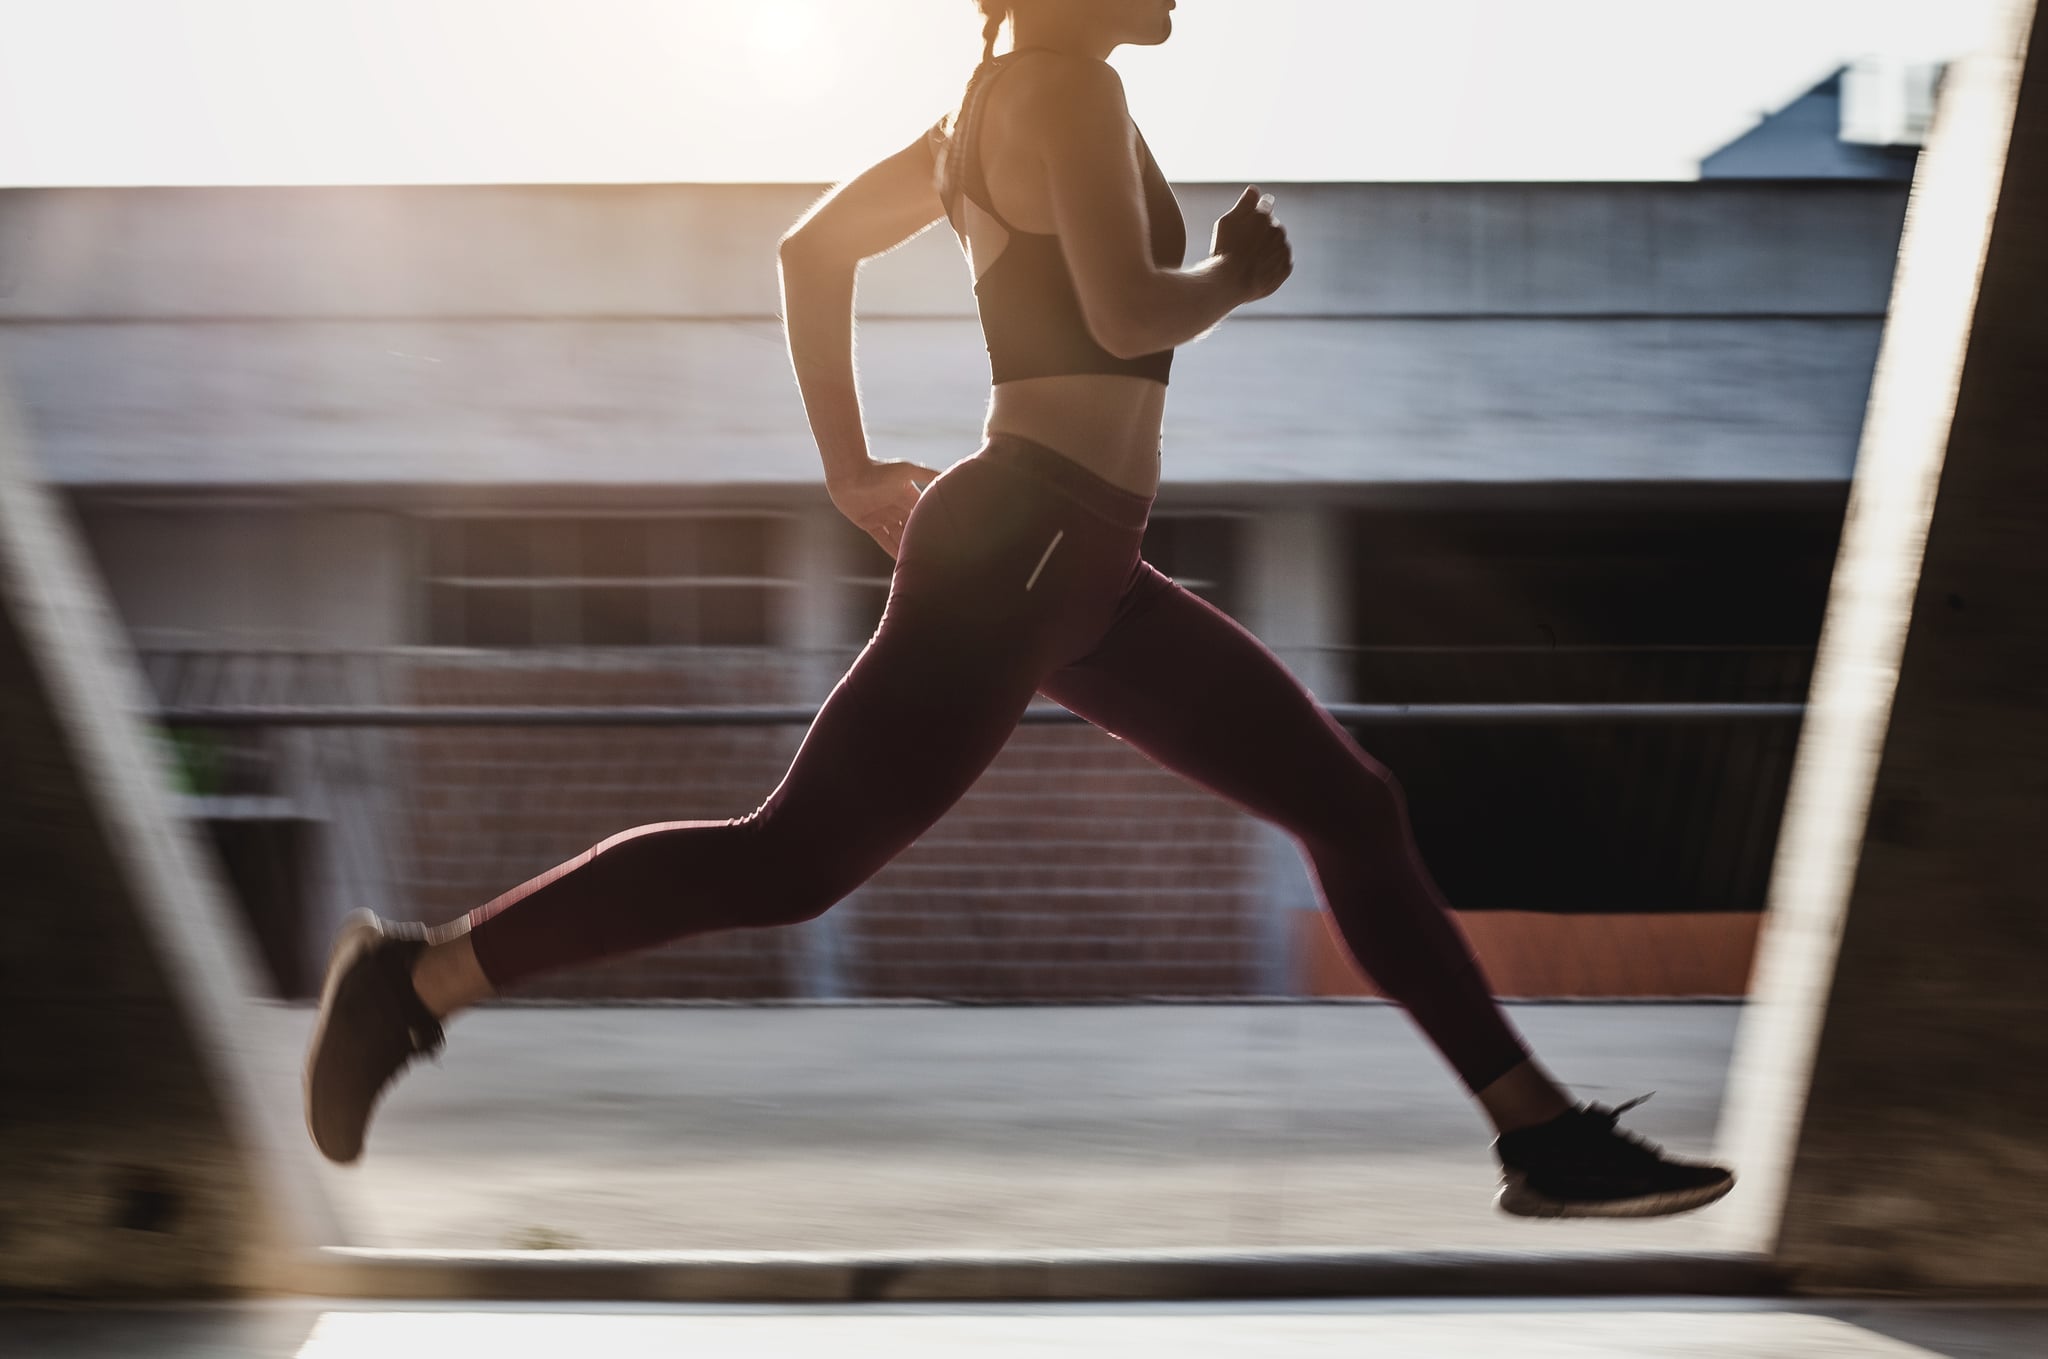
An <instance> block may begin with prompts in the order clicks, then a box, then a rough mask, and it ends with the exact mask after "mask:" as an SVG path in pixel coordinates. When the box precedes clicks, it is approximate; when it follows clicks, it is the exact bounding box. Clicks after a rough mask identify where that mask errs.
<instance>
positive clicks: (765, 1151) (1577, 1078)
mask: <svg viewBox="0 0 2048 1359" xmlns="http://www.w3.org/2000/svg"><path fill="white" fill-rule="evenodd" d="M1510 1009H1511V1012H1512V1013H1513V1016H1514V1018H1515V1020H1516V1022H1517V1023H1518V1024H1519V1025H1520V1026H1521V1027H1522V1029H1523V1031H1524V1032H1525V1033H1526V1034H1527V1035H1528V1037H1529V1039H1530V1041H1531V1042H1532V1044H1534V1046H1535V1047H1536V1049H1537V1051H1538V1052H1539V1053H1540V1054H1541V1055H1542V1058H1543V1060H1544V1062H1545V1063H1546V1064H1547V1065H1548V1066H1549V1067H1550V1068H1551V1069H1552V1070H1553V1071H1554V1072H1555V1073H1556V1074H1557V1075H1558V1077H1559V1078H1560V1079H1561V1080H1563V1081H1565V1082H1566V1083H1567V1084H1568V1085H1569V1086H1571V1088H1572V1089H1573V1091H1574V1093H1575V1094H1576V1095H1577V1096H1578V1097H1579V1098H1582V1099H1597V1100H1599V1101H1601V1102H1602V1103H1607V1104H1613V1103H1617V1102H1619V1101H1620V1100H1622V1099H1626V1098H1628V1097H1630V1096H1633V1095H1636V1094H1640V1093H1642V1092H1644V1091H1647V1090H1655V1091H1656V1092H1657V1095H1656V1098H1654V1099H1652V1100H1651V1101H1650V1102H1649V1103H1648V1104H1646V1105H1644V1106H1642V1107H1640V1108H1638V1109H1635V1110H1633V1111H1631V1113H1630V1114H1629V1115H1628V1126H1630V1127H1631V1128H1633V1129H1635V1130H1637V1131H1640V1132H1642V1133H1643V1134H1645V1135H1647V1136H1649V1137H1652V1138H1654V1139H1656V1140H1658V1141H1661V1142H1664V1143H1665V1144H1666V1145H1667V1146H1668V1147H1670V1148H1672V1149H1673V1150H1674V1151H1676V1152H1678V1153H1680V1154H1685V1155H1698V1156H1704V1155H1706V1154H1707V1153H1708V1151H1709V1150H1710V1145H1711V1139H1712V1135H1713V1130H1714V1124H1715V1120H1716V1118H1717V1115H1718V1108H1719V1103H1720V1096H1721V1085H1722V1078H1723V1073H1724V1071H1725V1068H1726V1066H1727V1061H1728V1054H1729V1050H1730V1047H1731V1045H1732V1041H1733V1037H1734V1032H1735V1026H1736V1022H1737V1020H1738V1018H1739V1016H1740V1009H1739V1007H1737V1006H1733V1005H1593V1004H1578V1005H1514V1006H1511V1007H1510ZM276 1019H277V1026H276V1030H275V1035H276V1039H277V1041H279V1042H283V1043H289V1044H291V1045H293V1048H294V1050H295V1051H302V1050H303V1047H304V1043H305V1039H306V1035H307V1034H308V1033H309V1032H310V1030H311V1027H312V1020H313V1011H312V1010H311V1008H310V1007H288V1008H287V1007H280V1008H279V1009H278V1010H277V1011H276ZM293 1093H294V1094H296V1091H294V1092H293ZM1489 1137H1490V1133H1489V1130H1488V1129H1487V1128H1486V1126H1485V1124H1484V1122H1483V1120H1482V1119H1481V1118H1480V1116H1479V1113H1478V1108H1477V1106H1476V1105H1475V1104H1473V1103H1472V1102H1471V1101H1470V1100H1469V1099H1468V1098H1467V1097H1466V1096H1465V1095H1464V1094H1463V1092H1462V1091H1461V1089H1460V1088H1459V1087H1458V1086H1457V1085H1456V1083H1455V1081H1454V1079H1453V1078H1452V1076H1451V1074H1450V1071H1449V1069H1448V1068H1447V1067H1446V1066H1444V1064H1443V1063H1442V1061H1441V1059H1439V1058H1438V1057H1437V1056H1436V1054H1435V1053H1434V1051H1432V1050H1431V1049H1429V1048H1428V1047H1426V1046H1425V1045H1424V1044H1423V1042H1422V1040H1421V1039H1420V1037H1419V1036H1418V1035H1417V1034H1416V1032H1415V1031H1414V1029H1413V1027H1412V1026H1411V1025H1410V1024H1409V1023H1408V1021H1407V1018H1406V1016H1405V1015H1404V1014H1403V1013H1402V1012H1401V1011H1399V1010H1396V1009H1393V1008H1391V1007H1387V1006H1383V1005H1303V1006H1283V1005H1238V1006H1130V1007H1122V1006H1101V1007H1071V1008H1068V1007H1061V1008H1015V1009H1011V1008H979V1007H968V1008H959V1007H944V1006H909V1007H882V1008H865V1007H837V1006H834V1007H816V1008H808V1007H807V1008H764V1009H752V1008H745V1009H742V1008H688V1007H680V1008H678V1007H659V1008H618V1009H592V1008H557V1007H545V1008H512V1007H506V1008H487V1009H484V1010H481V1011H475V1012H471V1013H468V1014H465V1015H462V1016H460V1017H458V1018H457V1019H456V1020H455V1021H454V1023H452V1024H451V1025H450V1026H449V1029H448V1048H447V1051H446V1052H445V1053H444V1054H443V1057H442V1061H441V1063H440V1064H439V1065H435V1064H427V1065H424V1066H421V1067H419V1068H416V1069H415V1070H414V1071H413V1072H412V1073H411V1074H409V1075H408V1076H406V1077H405V1078H403V1079H402V1080H401V1081H400V1083H399V1084H398V1085H397V1086H396V1087H395V1088H394V1090H393V1091H392V1092H391V1093H390V1094H389V1095H388V1096H387V1099H386V1103H385V1105H384V1107H383V1108H382V1109H381V1110H380V1112H379V1115H378V1117H377V1120H376V1122H375V1123H374V1124H373V1125H372V1127H371V1132H370V1138H369V1145H368V1150H367V1152H366V1153H365V1156H364V1158H363V1160H362V1161H361V1162H359V1163H357V1164H356V1165H355V1166H352V1167H347V1168H330V1174H329V1176H328V1183H329V1184H330V1186H331V1189H332V1192H333V1193H334V1195H335V1198H336V1201H337V1208H338V1210H339V1211H340V1212H341V1213H342V1214H343V1215H344V1219H345V1221H346V1222H347V1223H348V1225H349V1227H350V1230H351V1233H352V1241H351V1244H355V1245H364V1246H387V1247H412V1248H441V1249H505V1248H520V1247H539V1246H569V1247H584V1248H594V1249H621V1250H628V1249H658V1250H897V1249H909V1248H931V1249H939V1250H986V1249H995V1250H1035V1249H1050V1248H1076V1249H1106V1248H1111V1249H1113V1248H1130V1247H1152V1248H1176V1247H1234V1248H1248V1247H1254V1248H1255V1247H1271V1246H1340V1247H1349V1248H1398V1249H1424V1248H1479V1247H1490V1248H1510V1249H1521V1248H1526V1249H1529V1250H1593V1249H1602V1248H1606V1247H1614V1246H1621V1247H1626V1246H1640V1247H1643V1248H1646V1249H1693V1248H1697V1247H1699V1246H1700V1245H1701V1244H1702V1233H1703V1228H1707V1227H1709V1225H1710V1224H1709V1221H1708V1220H1709V1219H1710V1218H1713V1217H1714V1216H1715V1214H1716V1213H1717V1212H1719V1211H1721V1209H1720V1207H1719V1206H1717V1207H1715V1208H1709V1209H1705V1210H1702V1211H1701V1212H1698V1213H1694V1214H1690V1215H1687V1216H1683V1217H1679V1218H1672V1219H1663V1220H1657V1221H1648V1222H1621V1223H1615V1222H1563V1223H1533V1222H1527V1221H1523V1220H1520V1219H1515V1218H1509V1217H1506V1216H1504V1215H1502V1214H1500V1213H1499V1212H1498V1211H1497V1210H1495V1209H1494V1208H1493V1206H1492V1202H1491V1197H1492V1190H1493V1185H1494V1176H1495V1173H1496V1172H1495V1167H1494V1164H1493V1162H1492V1159H1491V1153H1490V1151H1489V1149H1488V1141H1489ZM1737 1169H1738V1172H1739V1170H1740V1167H1738V1168H1737ZM1741 1192H1742V1190H1741V1188H1740V1187H1738V1188H1737V1190H1736V1195H1738V1196H1739V1195H1740V1194H1741Z"/></svg>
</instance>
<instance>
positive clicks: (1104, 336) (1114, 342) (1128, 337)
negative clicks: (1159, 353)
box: [1087, 312, 1159, 359]
mask: <svg viewBox="0 0 2048 1359" xmlns="http://www.w3.org/2000/svg"><path fill="white" fill-rule="evenodd" d="M1087 321H1088V333H1089V334H1090V335H1092V336H1094V337H1095V343H1097V344H1099V345H1101V346H1102V348H1103V349H1104V350H1105V351H1106V352H1107V353H1108V354H1109V356H1110V357H1111V358H1113V359H1135V358H1141V357H1143V356H1144V355H1146V354H1149V353H1151V352H1152V351H1153V350H1155V349H1157V348H1158V347H1159V346H1158V345H1156V344H1154V343H1153V342H1152V338H1151V337H1150V336H1149V335H1147V334H1145V329H1144V327H1143V326H1142V325H1141V324H1139V320H1138V317H1137V315H1136V314H1135V313H1119V312H1104V313H1102V314H1099V315H1092V316H1089V317H1087Z"/></svg>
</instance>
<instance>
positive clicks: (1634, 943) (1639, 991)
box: [1295, 911, 1763, 998]
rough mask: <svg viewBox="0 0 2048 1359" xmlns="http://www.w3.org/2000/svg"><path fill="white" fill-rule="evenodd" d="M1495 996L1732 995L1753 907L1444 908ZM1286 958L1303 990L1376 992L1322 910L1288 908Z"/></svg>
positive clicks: (1745, 956)
mask: <svg viewBox="0 0 2048 1359" xmlns="http://www.w3.org/2000/svg"><path fill="white" fill-rule="evenodd" d="M1452 914H1453V915H1455V916H1456V917H1457V919H1458V923H1459V925H1460V926H1461V927H1463V929H1464V931H1465V936H1466V938H1468V939H1470V940H1471V941H1472V949H1473V952H1474V953H1475V954H1477V955H1478V957H1479V961H1480V965H1481V966H1482V967H1484V968H1485V969H1486V975H1487V979H1488V980H1489V981H1490V982H1491V983H1492V984H1493V989H1494V993H1495V994H1496V995H1500V996H1505V997H1528V998H1539V997H1567V996H1636V997H1656V996H1741V995H1745V994H1747V992H1748V990H1749V969H1750V963H1751V961H1752V960H1753V959H1754V957H1755V955H1756V940H1757V930H1758V927H1759V926H1760V925H1761V924H1762V923H1763V916H1762V914H1761V913H1760V912H1750V911H1730V912H1714V913H1705V912H1700V913H1685V914H1663V915H1549V914H1544V913H1540V912H1536V911H1471V912H1457V911H1454V912H1452ZM1295 916H1296V934H1295V945H1296V950H1295V957H1296V959H1297V960H1298V966H1299V967H1300V968H1301V973H1300V976H1301V989H1302V992H1303V994H1306V995H1311V996H1376V995H1378V994H1380V993H1379V991H1378V989H1377V988H1375V987H1374V986H1373V984H1372V983H1371V982H1370V981H1368V980H1367V979H1366V978H1365V977H1364V976H1363V975H1362V974H1360V972H1359V971H1358V969H1357V967H1356V966H1355V965H1354V964H1353V963H1352V961H1351V955H1350V954H1349V953H1348V952H1346V951H1345V949H1344V945H1343V942H1342V940H1341V938H1340V937H1339V936H1338V934H1337V932H1336V927H1335V925H1334V923H1333V922H1332V921H1331V920H1330V917H1329V913H1328V912H1326V911H1298V912H1296V913H1295Z"/></svg>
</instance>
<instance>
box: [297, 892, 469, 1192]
mask: <svg viewBox="0 0 2048 1359" xmlns="http://www.w3.org/2000/svg"><path fill="white" fill-rule="evenodd" d="M426 946H427V938H426V927H425V926H424V925H418V924H414V923H411V922H407V921H391V920H384V919H381V918H380V917H378V916H377V914H376V913H375V912H372V911H368V910H358V911H351V912H349V915H348V918H347V919H346V920H344V921H343V922H342V925H341V932H340V934H339V935H337V936H336V938H335V941H334V952H333V954H332V955H331V956H330V957H329V958H328V960H327V982H326V985H325V986H324V987H323V988H322V990H321V993H320V1019H319V1022H318V1023H316V1024H315V1025H314V1026H313V1041H312V1042H311V1044H309V1045H308V1046H307V1049H306V1078H305V1080H306V1128H307V1130H308V1131H310V1132H311V1133H312V1134H313V1143H314V1145H315V1146H317V1147H319V1148H320V1152H321V1154H322V1155H323V1156H325V1157H326V1158H327V1159H328V1160H330V1161H340V1162H344V1163H346V1162H349V1161H353V1160H355V1159H356V1157H358V1156H360V1155H362V1153H363V1134H364V1133H365V1132H366V1131H367V1130H368V1128H369V1124H370V1113H371V1110H372V1109H374V1108H375V1106H376V1103H377V1097H378V1096H379V1095H381V1094H383V1092H384V1087H385V1086H386V1085H387V1084H388V1083H389V1082H390V1081H391V1079H392V1078H393V1077H394V1076H396V1075H398V1074H399V1073H400V1072H401V1071H402V1070H403V1069H404V1068H405V1066H406V1064H407V1063H409V1062H411V1061H412V1060H413V1059H414V1058H416V1057H422V1056H428V1057H431V1056H433V1055H435V1054H436V1053H438V1052H440V1050H441V1047H442V1045H443V1043H444V1041H445V1039H444V1037H443V1035H442V1032H441V1023H440V1021H439V1020H437V1019H436V1018H434V1013H433V1011H431V1010H429V1009H428V1008H427V1007H426V1004H425V1003H424V1002H423V1001H421V1000H420V997H419V993H418V992H417V991H415V990H413V987H412V964H413V960H414V959H415V958H417V957H418V956H419V955H420V951H421V950H422V949H424V948H426Z"/></svg>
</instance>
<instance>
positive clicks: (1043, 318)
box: [929, 48, 1187, 384]
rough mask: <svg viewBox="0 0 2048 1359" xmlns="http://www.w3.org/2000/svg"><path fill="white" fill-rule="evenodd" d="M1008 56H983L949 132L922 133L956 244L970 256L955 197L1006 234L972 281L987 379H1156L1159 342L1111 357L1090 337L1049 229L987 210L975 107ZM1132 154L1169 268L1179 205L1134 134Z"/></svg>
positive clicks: (1160, 371)
mask: <svg viewBox="0 0 2048 1359" xmlns="http://www.w3.org/2000/svg"><path fill="white" fill-rule="evenodd" d="M1021 50H1023V51H1033V50H1036V49H1032V48H1025V49H1021ZM1017 55H1018V52H1017V51H1011V52H1008V53H1005V54H1004V55H1003V56H1000V57H996V58H994V59H992V60H990V61H986V62H983V63H982V65H981V67H980V68H979V69H978V70H976V71H975V73H974V76H973V78H972V79H971V80H969V81H968V83H967V92H966V94H965V95H964V96H963V97H962V98H961V101H960V111H959V117H958V119H957V120H956V121H955V124H954V127H953V132H952V135H951V136H950V137H948V136H947V135H946V123H947V118H941V119H940V120H939V121H938V122H937V123H935V124H933V126H932V129H931V132H930V134H929V135H930V137H931V142H932V151H933V155H934V157H935V160H936V165H937V173H936V180H937V184H938V189H939V200H940V202H942V203H943V204H944V205H945V208H946V220H947V221H949V222H951V223H952V224H953V231H954V234H956V235H957V236H959V238H960V243H961V246H962V248H964V249H969V251H970V254H969V258H970V261H971V260H972V253H971V247H969V245H968V238H967V223H966V221H965V219H964V216H963V213H962V205H961V199H962V198H963V197H964V198H966V199H967V200H968V201H969V202H971V203H973V204H974V206H975V207H977V208H979V209H980V210H981V211H982V212H984V213H986V214H987V215H988V216H989V217H991V218H993V219H994V220H995V222H996V223H997V224H998V225H999V226H1001V227H1002V228H1003V230H1004V231H1005V232H1007V233H1008V234H1009V240H1008V242H1007V243H1006V244H1005V245H1004V246H1003V247H1002V250H1001V252H1000V253H999V254H998V255H997V256H996V261H995V263H994V264H992V265H990V266H989V267H988V268H987V269H985V270H983V271H982V273H981V277H980V278H978V279H976V280H975V284H974V297H975V302H976V304H977V308H978V310H979V311H980V313H981V333H982V337H983V339H984V340H985V341H986V343H987V345H988V363H989V375H990V378H991V380H992V381H994V382H995V383H998V384H1000V383H1004V382H1014V381H1016V380H1018V379H1020V378H1034V377H1056V376H1062V375H1065V374H1068V373H1116V374H1123V375H1127V376H1131V377H1142V378H1150V379H1152V380H1153V381H1155V382H1159V383H1162V384H1163V383H1165V382H1166V380H1167V373H1168V371H1169V370H1170V369H1171V368H1172V367H1173V351H1172V350H1171V349H1162V350H1159V351H1158V352H1156V353H1152V354H1141V355H1139V356H1138V357H1136V358H1131V359H1120V358H1118V357H1117V356H1116V355H1114V354H1112V353H1110V352H1109V351H1108V350H1107V349H1104V348H1103V347H1102V346H1101V345H1099V344H1097V343H1096V342H1095V337H1094V336H1093V335H1091V334H1090V333H1089V331H1088V323H1087V320H1086V318H1085V317H1084V316H1083V315H1082V312H1081V299H1080V295H1079V294H1078V293H1077V292H1076V291H1075V290H1074V276H1073V274H1072V272H1071V271H1069V270H1068V268H1067V260H1066V256H1065V254H1064V253H1063V252H1062V251H1061V250H1060V238H1059V237H1058V236H1057V235H1056V234H1053V233H1051V232H1039V231H1023V230H1020V229H1018V228H1017V227H1015V226H1012V225H1011V224H1010V223H1009V222H1007V221H1005V220H1004V219H1003V216H1002V214H1001V213H999V212H997V211H996V210H995V204H994V201H993V200H992V198H991V196H990V194H989V191H988V179H987V176H986V175H985V174H984V173H983V171H982V165H981V154H980V151H981V147H980V139H981V110H982V106H983V105H984V104H986V103H987V102H988V90H989V87H990V86H991V85H993V84H994V83H995V77H996V76H997V75H999V74H1001V73H1002V72H1003V71H1005V70H1007V69H1008V68H1009V64H1010V61H1011V59H1012V58H1014V57H1016V56H1017ZM948 117H951V115H948ZM1138 154H1139V162H1140V169H1141V171H1142V173H1143V178H1144V186H1145V215H1146V218H1147V219H1148V220H1149V222H1150V224H1151V231H1152V261H1153V263H1154V264H1156V265H1158V266H1159V267H1161V268H1172V269H1178V268H1179V267H1180V266H1181V264H1182V262H1183V261H1184V260H1185V259H1186V257H1187V225H1186V223H1185V222H1184V221H1183V220H1182V218H1181V214H1180V204H1179V203H1178V202H1176V201H1175V199H1174V196H1173V189H1172V187H1171V186H1170V185H1168V184H1167V182H1166V176H1165V175H1164V174H1163V173H1161V172H1160V169H1159V164H1158V162H1157V161H1155V160H1153V159H1152V151H1151V148H1150V147H1148V146H1146V145H1145V138H1144V136H1143V135H1142V134H1140V135H1139V137H1138Z"/></svg>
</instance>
